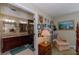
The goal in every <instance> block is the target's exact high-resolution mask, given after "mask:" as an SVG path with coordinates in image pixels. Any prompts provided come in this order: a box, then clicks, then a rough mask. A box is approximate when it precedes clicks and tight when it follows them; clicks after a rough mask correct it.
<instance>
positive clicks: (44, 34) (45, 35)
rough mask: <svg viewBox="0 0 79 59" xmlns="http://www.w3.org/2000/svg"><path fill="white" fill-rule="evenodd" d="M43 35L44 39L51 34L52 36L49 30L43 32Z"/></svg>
mask: <svg viewBox="0 0 79 59" xmlns="http://www.w3.org/2000/svg"><path fill="white" fill-rule="evenodd" d="M41 35H42V36H44V37H49V36H50V35H51V34H50V32H49V31H48V30H47V29H44V30H43V31H42V33H41Z"/></svg>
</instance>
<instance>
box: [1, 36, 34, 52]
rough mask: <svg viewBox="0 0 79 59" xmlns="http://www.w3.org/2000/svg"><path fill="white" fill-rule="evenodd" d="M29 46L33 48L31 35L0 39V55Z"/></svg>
mask: <svg viewBox="0 0 79 59" xmlns="http://www.w3.org/2000/svg"><path fill="white" fill-rule="evenodd" d="M26 44H30V45H32V46H34V38H33V35H27V36H18V37H10V38H3V39H2V46H3V48H2V53H3V52H5V51H8V50H11V49H13V48H16V47H19V46H22V45H26Z"/></svg>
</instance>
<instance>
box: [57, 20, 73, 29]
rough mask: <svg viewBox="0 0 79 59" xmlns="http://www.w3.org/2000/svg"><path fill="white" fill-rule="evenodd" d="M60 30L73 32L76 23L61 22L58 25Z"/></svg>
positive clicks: (69, 21) (71, 21)
mask: <svg viewBox="0 0 79 59" xmlns="http://www.w3.org/2000/svg"><path fill="white" fill-rule="evenodd" d="M58 27H59V30H73V29H74V21H73V20H68V21H61V22H59V23H58Z"/></svg>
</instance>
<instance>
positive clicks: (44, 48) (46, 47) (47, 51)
mask: <svg viewBox="0 0 79 59" xmlns="http://www.w3.org/2000/svg"><path fill="white" fill-rule="evenodd" d="M38 48H39V51H38V54H39V55H51V50H52V48H51V43H49V42H42V43H40V44H39V46H38Z"/></svg>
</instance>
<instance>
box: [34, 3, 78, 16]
mask: <svg viewBox="0 0 79 59" xmlns="http://www.w3.org/2000/svg"><path fill="white" fill-rule="evenodd" d="M33 5H34V6H36V7H37V8H39V9H40V10H42V11H43V12H45V13H47V14H48V15H50V16H60V15H64V14H69V13H73V12H78V11H79V4H78V3H33Z"/></svg>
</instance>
